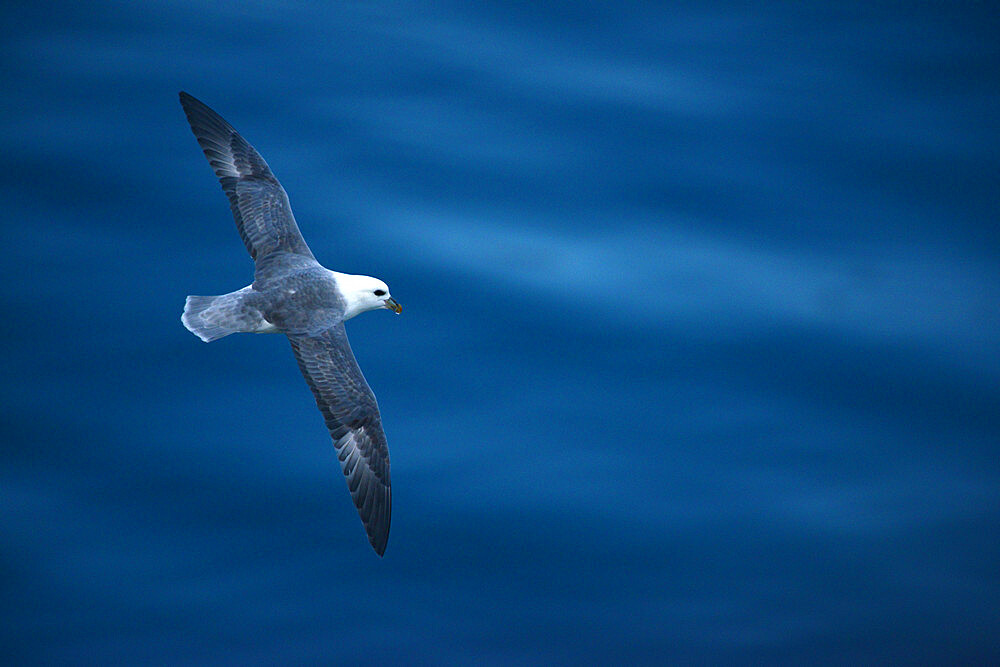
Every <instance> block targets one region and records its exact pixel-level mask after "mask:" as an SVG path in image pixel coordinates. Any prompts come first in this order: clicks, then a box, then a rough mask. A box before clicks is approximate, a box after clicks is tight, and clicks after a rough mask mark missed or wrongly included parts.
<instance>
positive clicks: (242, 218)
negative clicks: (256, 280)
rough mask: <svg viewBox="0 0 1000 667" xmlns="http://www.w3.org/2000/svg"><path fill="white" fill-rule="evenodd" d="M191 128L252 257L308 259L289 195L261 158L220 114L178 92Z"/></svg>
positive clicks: (307, 249) (306, 249)
mask: <svg viewBox="0 0 1000 667" xmlns="http://www.w3.org/2000/svg"><path fill="white" fill-rule="evenodd" d="M180 97H181V106H182V107H184V113H185V114H186V115H187V119H188V123H190V124H191V131H192V132H194V136H195V137H196V138H197V139H198V144H199V145H200V146H201V149H202V151H204V153H205V157H207V158H208V162H209V164H211V165H212V169H213V170H215V175H216V176H218V177H219V182H220V183H222V190H223V191H224V192H225V193H226V196H227V197H229V206H230V208H232V209H233V217H234V218H236V228H237V229H238V230H239V232H240V237H241V238H242V239H243V243H244V244H246V247H247V250H248V251H250V256H251V257H253V259H254V261H255V262H258V263H259V262H260V260H262V259H263V258H264V257H266V256H268V255H270V254H272V253H274V252H288V253H293V254H296V255H303V256H305V257H308V258H310V259H313V254H312V252H311V251H310V250H309V246H307V245H306V242H305V240H304V239H303V238H302V233H301V232H299V227H298V225H296V224H295V216H293V215H292V208H291V206H289V204H288V195H286V194H285V190H284V188H282V187H281V184H280V183H278V179H276V178H275V177H274V174H272V173H271V170H270V169H269V168H268V166H267V163H266V162H264V158H262V157H261V156H260V154H259V153H258V152H257V151H256V150H254V147H253V146H251V145H250V144H249V143H247V141H246V139H244V138H243V137H241V136H240V134H239V132H237V131H236V130H234V129H233V126H232V125H230V124H229V123H227V122H226V121H225V120H223V118H222V116H220V115H219V114H217V113H215V112H214V111H212V110H211V109H209V108H208V107H207V106H205V104H203V103H202V102H200V101H199V100H197V99H195V98H193V97H191V96H190V95H188V94H187V93H184V92H182V93H181V94H180Z"/></svg>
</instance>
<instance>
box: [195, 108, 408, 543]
mask: <svg viewBox="0 0 1000 667" xmlns="http://www.w3.org/2000/svg"><path fill="white" fill-rule="evenodd" d="M180 98H181V106H182V107H183V108H184V113H185V114H187V119H188V123H190V124H191V130H192V131H193V132H194V136H195V137H196V138H197V139H198V144H199V145H201V149H202V151H204V153H205V157H207V158H208V162H209V163H210V164H211V165H212V169H213V170H215V175H216V176H217V177H218V178H219V182H220V183H221V184H222V190H223V192H225V193H226V196H227V197H228V198H229V205H230V207H231V208H232V211H233V217H234V218H236V229H237V230H238V231H239V233H240V237H241V238H242V239H243V243H244V244H246V247H247V250H248V251H249V252H250V257H252V258H253V261H254V279H253V283H252V284H250V285H247V286H246V287H244V288H243V289H240V290H236V291H235V292H230V293H229V294H223V295H221V296H189V297H188V298H187V301H186V302H185V304H184V314H183V315H182V316H181V322H183V323H184V326H185V327H187V329H188V331H190V332H191V333H193V334H194V335H196V336H198V337H199V338H201V339H202V340H203V341H205V342H206V343H208V342H211V341H213V340H216V339H219V338H222V337H223V336H228V335H229V334H231V333H237V332H249V333H282V334H285V336H287V337H288V340H289V342H291V344H292V352H294V353H295V359H296V360H297V361H298V363H299V370H301V371H302V375H303V376H304V377H305V379H306V382H307V383H308V384H309V388H310V389H312V392H313V395H314V396H315V397H316V405H317V406H318V407H319V411H320V412H321V413H322V414H323V419H324V420H326V426H327V428H328V429H329V430H330V436H331V437H332V438H333V446H334V448H335V449H336V451H337V458H338V459H339V461H340V468H341V470H343V471H344V476H345V477H346V478H347V488H348V489H349V490H350V492H351V498H352V499H353V500H354V506H355V507H357V508H358V514H360V515H361V521H362V523H364V525H365V531H366V532H367V533H368V541H369V542H371V545H372V548H374V549H375V553H377V554H378V555H379V556H381V555H382V554H383V553H385V545H386V542H387V541H388V539H389V515H390V511H391V509H392V489H391V487H390V485H389V449H388V446H387V444H386V440H385V432H384V431H383V430H382V417H381V415H380V414H379V411H378V404H377V403H376V402H375V395H374V394H373V393H372V390H371V388H370V387H369V386H368V383H367V382H366V381H365V377H364V375H362V374H361V369H360V368H359V367H358V362H357V361H356V360H355V358H354V353H353V352H351V346H350V344H349V343H348V342H347V333H346V332H345V331H344V322H345V321H346V320H349V319H350V318H352V317H354V316H355V315H358V314H360V313H363V312H365V311H368V310H377V309H380V308H387V309H389V310H391V311H393V312H395V313H396V314H399V313H400V312H401V311H402V306H400V305H399V303H398V302H397V301H396V300H395V299H393V298H392V296H390V295H389V288H388V286H386V284H385V283H384V282H382V281H381V280H379V279H378V278H372V277H370V276H356V275H349V274H345V273H338V272H336V271H330V270H329V269H326V268H324V267H323V266H321V265H320V263H319V262H317V261H316V258H315V257H313V254H312V252H311V251H310V250H309V246H307V245H306V242H305V240H304V239H303V238H302V234H301V233H300V232H299V228H298V225H296V224H295V217H294V216H293V215H292V209H291V207H290V206H289V204H288V195H286V194H285V190H284V188H282V187H281V184H280V183H279V182H278V179H276V178H275V177H274V174H272V173H271V170H270V169H269V168H268V166H267V163H266V162H264V158H262V157H261V156H260V154H259V153H257V151H256V150H254V147H253V146H251V145H250V144H249V143H247V141H246V140H245V139H244V138H243V137H241V136H240V134H239V133H238V132H237V131H236V130H234V129H233V127H232V125H230V124H229V123H227V122H226V121H225V120H223V119H222V117H221V116H220V115H219V114H217V113H215V112H214V111H212V110H211V109H210V108H208V107H207V106H206V105H205V104H203V103H202V102H200V101H199V100H197V99H195V98H194V97H192V96H190V95H188V94H187V93H184V92H182V93H181V94H180Z"/></svg>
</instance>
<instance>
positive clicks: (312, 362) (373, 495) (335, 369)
mask: <svg viewBox="0 0 1000 667" xmlns="http://www.w3.org/2000/svg"><path fill="white" fill-rule="evenodd" d="M288 340H289V341H291V343H292V350H293V351H294V352H295V359H296V360H297V361H298V362H299V369H300V370H301V371H302V375H303V376H305V378H306V382H307V383H309V388H310V389H312V392H313V395H314V396H315V397H316V405H317V406H318V407H319V411H320V412H321V413H323V418H324V419H325V420H326V426H327V428H328V429H330V436H331V437H332V438H333V446H334V448H335V449H336V450H337V458H338V459H339V460H340V468H341V470H343V471H344V476H345V477H346V478H347V488H348V489H349V490H350V492H351V498H352V499H353V500H354V506H355V507H357V508H358V514H360V515H361V521H362V522H363V523H364V524H365V531H367V533H368V541H369V542H371V545H372V547H373V548H374V549H375V553H377V554H378V555H379V556H381V555H382V554H383V553H384V552H385V545H386V542H388V540H389V517H390V514H391V510H392V489H391V487H390V485H389V448H388V445H387V444H386V441H385V432H384V431H383V430H382V417H381V416H380V415H379V412H378V404H377V403H376V402H375V395H374V394H372V390H371V388H369V386H368V383H367V382H365V377H364V375H362V374H361V369H360V368H359V367H358V362H357V361H356V360H355V358H354V353H353V352H351V346H350V344H349V343H348V342H347V332H346V331H345V330H344V325H343V323H341V324H337V325H335V326H333V327H331V328H329V329H327V330H326V331H324V332H322V333H320V334H317V335H315V336H308V335H304V334H302V335H300V334H288Z"/></svg>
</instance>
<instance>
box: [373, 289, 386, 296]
mask: <svg viewBox="0 0 1000 667" xmlns="http://www.w3.org/2000/svg"><path fill="white" fill-rule="evenodd" d="M375 296H385V290H384V289H377V290H375Z"/></svg>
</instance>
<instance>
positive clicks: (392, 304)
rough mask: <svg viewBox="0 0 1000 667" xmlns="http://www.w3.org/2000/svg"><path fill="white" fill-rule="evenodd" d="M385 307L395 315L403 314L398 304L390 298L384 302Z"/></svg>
mask: <svg viewBox="0 0 1000 667" xmlns="http://www.w3.org/2000/svg"><path fill="white" fill-rule="evenodd" d="M385 307H386V308H388V309H389V310H391V311H392V312H394V313H396V314H397V315H399V314H400V313H401V312H403V307H402V306H401V305H399V302H398V301H396V300H395V299H393V298H392V297H389V298H388V299H386V300H385Z"/></svg>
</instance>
